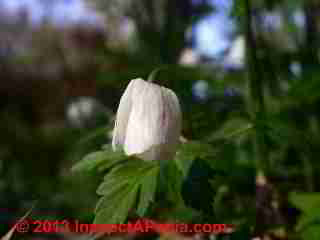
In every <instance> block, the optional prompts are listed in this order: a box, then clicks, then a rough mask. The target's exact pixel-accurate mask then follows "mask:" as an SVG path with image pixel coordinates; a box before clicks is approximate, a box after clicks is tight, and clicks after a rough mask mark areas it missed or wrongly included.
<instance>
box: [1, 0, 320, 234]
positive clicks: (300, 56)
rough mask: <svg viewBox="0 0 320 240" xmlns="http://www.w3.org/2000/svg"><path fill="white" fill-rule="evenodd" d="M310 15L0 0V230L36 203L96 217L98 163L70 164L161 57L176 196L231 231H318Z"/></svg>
mask: <svg viewBox="0 0 320 240" xmlns="http://www.w3.org/2000/svg"><path fill="white" fill-rule="evenodd" d="M319 16H320V2H319V1H317V0H308V1H307V0H305V1H303V0H294V1H293V0H290V1H289V0H278V1H274V0H254V1H253V0H251V1H249V0H233V1H232V0H220V1H218V0H211V1H210V0H108V1H104V0H92V1H89V0H88V1H80V0H79V1H76V0H68V1H66V0H29V1H28V0H24V1H22V0H21V1H18V0H16V1H13V0H0V78H1V85H0V133H1V137H0V223H1V225H0V233H1V234H0V236H1V235H3V234H4V233H5V232H6V231H8V229H9V227H8V225H7V224H6V223H9V222H13V221H15V220H16V219H18V218H19V217H20V216H22V215H24V213H25V212H26V211H27V210H28V209H30V207H31V206H32V204H33V203H34V202H35V201H36V202H37V204H36V207H35V210H34V211H33V213H32V218H34V219H61V220H62V219H78V220H79V221H81V222H84V223H85V222H86V223H90V222H92V220H93V217H94V215H93V210H94V206H95V204H96V202H97V200H98V197H97V195H96V193H95V192H96V188H97V186H98V184H99V183H100V181H101V177H102V175H101V174H99V173H97V172H88V173H81V174H76V173H72V172H71V170H70V169H71V167H72V165H74V164H75V163H76V162H77V161H79V160H80V159H81V158H82V157H83V156H85V155H86V154H88V153H90V152H92V151H96V150H98V149H100V148H101V146H102V145H104V144H107V143H109V142H110V139H111V137H112V128H113V121H114V114H115V112H116V110H117V106H118V102H119V100H120V97H121V95H122V93H123V91H124V89H125V88H126V85H127V84H128V82H129V81H130V80H131V79H134V78H138V77H141V78H144V79H146V78H147V76H148V75H149V73H150V72H151V71H152V70H154V69H155V68H157V67H161V66H166V67H167V68H166V69H165V70H162V71H160V72H159V74H158V75H157V79H158V80H159V82H160V83H161V85H164V86H167V87H168V88H171V89H173V90H174V91H175V93H176V94H177V95H178V97H179V99H180V103H181V106H182V111H183V136H184V137H185V138H186V139H187V140H188V142H191V143H190V144H189V145H188V144H186V145H184V146H182V147H181V149H180V150H179V153H180V155H179V156H181V162H182V164H188V161H189V162H190V163H192V165H191V167H190V170H189V173H188V176H186V177H185V180H184V185H183V187H182V195H183V197H184V201H185V203H186V204H187V205H188V206H189V207H191V208H193V209H197V210H199V211H201V212H203V213H207V214H208V215H210V216H209V218H208V219H209V220H208V221H216V222H218V223H235V224H238V226H240V227H239V229H242V230H243V232H241V231H242V230H241V231H240V230H239V232H238V233H237V234H238V235H237V234H234V235H232V236H233V238H234V239H250V238H253V237H254V236H259V237H260V239H306V240H312V239H318V238H319V237H320V224H319V222H320V193H319V191H320V184H319V183H320V177H319V174H318V173H319V170H320V163H319V159H318V157H319V144H320V135H319V131H320V129H319V123H320V122H319V120H320V119H319V117H320V114H319V107H320V67H319V53H320V52H319V42H320V41H319V32H320V18H319ZM171 214H172V215H174V214H178V213H174V212H172V213H171ZM232 236H229V239H231V238H232ZM28 237H30V238H32V236H28ZM41 237H43V238H44V237H45V236H42V235H41ZM263 237H264V238H263ZM267 237H268V238H267ZM224 238H226V239H227V237H224Z"/></svg>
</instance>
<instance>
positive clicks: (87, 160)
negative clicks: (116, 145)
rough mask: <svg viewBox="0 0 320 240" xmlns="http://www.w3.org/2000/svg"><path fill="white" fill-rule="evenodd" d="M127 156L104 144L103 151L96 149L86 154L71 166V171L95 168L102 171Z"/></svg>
mask: <svg viewBox="0 0 320 240" xmlns="http://www.w3.org/2000/svg"><path fill="white" fill-rule="evenodd" d="M127 158H128V157H127V156H125V155H124V154H123V153H122V152H119V151H117V152H114V151H113V150H112V148H111V146H110V145H109V146H108V147H107V146H104V148H103V151H97V152H92V153H89V154H87V155H86V156H84V157H83V158H82V160H80V161H79V162H77V163H76V164H75V165H74V166H73V167H72V169H71V170H72V171H73V172H82V171H93V170H97V171H100V172H103V171H104V170H106V169H108V168H110V167H112V166H113V165H114V164H116V163H117V162H120V161H123V160H125V159H127Z"/></svg>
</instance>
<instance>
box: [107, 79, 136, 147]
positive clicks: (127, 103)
mask: <svg viewBox="0 0 320 240" xmlns="http://www.w3.org/2000/svg"><path fill="white" fill-rule="evenodd" d="M134 84H135V80H131V82H130V83H129V85H128V86H127V88H126V90H125V91H124V93H123V95H122V97H121V99H120V103H119V107H118V110H117V114H116V121H115V126H114V130H113V137H112V148H113V150H116V149H117V147H118V146H119V145H120V146H122V145H123V144H124V141H125V137H126V131H127V125H128V120H129V116H130V112H131V109H132V97H131V95H132V91H133V88H134Z"/></svg>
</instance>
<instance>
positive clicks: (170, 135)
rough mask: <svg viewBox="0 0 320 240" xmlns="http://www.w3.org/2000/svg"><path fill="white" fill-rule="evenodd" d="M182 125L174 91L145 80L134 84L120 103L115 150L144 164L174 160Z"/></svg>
mask: <svg viewBox="0 0 320 240" xmlns="http://www.w3.org/2000/svg"><path fill="white" fill-rule="evenodd" d="M181 121H182V116H181V109H180V104H179V100H178V98H177V96H176V94H175V93H174V92H173V91H172V90H170V89H168V88H165V87H161V86H159V85H157V84H155V83H151V82H147V81H144V80H143V79H134V80H131V82H130V83H129V85H128V86H127V89H126V90H125V92H124V94H123V95H122V97H121V99H120V103H119V107H118V111H117V116H116V122H115V127H114V130H113V139H112V147H113V149H114V150H116V149H117V148H119V147H121V148H123V150H124V152H125V153H126V154H127V155H128V156H130V155H137V156H138V157H140V158H142V159H144V160H165V159H172V158H173V157H174V155H175V153H176V148H177V146H178V143H179V137H180V132H181Z"/></svg>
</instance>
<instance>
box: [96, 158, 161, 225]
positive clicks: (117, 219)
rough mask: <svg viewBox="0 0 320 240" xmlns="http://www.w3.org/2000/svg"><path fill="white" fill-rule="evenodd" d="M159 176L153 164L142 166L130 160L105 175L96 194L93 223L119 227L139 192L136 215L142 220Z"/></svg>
mask: <svg viewBox="0 0 320 240" xmlns="http://www.w3.org/2000/svg"><path fill="white" fill-rule="evenodd" d="M158 172H159V164H158V163H157V162H145V161H143V160H141V159H137V158H134V157H131V158H130V159H129V160H128V161H126V162H124V163H121V164H118V165H117V166H115V167H114V168H113V169H112V170H111V171H110V172H108V173H107V174H106V175H105V177H104V180H103V182H102V183H101V184H100V186H99V187H98V189H97V193H98V194H99V195H102V196H103V197H102V198H101V199H100V200H99V201H98V203H97V206H96V209H95V213H96V217H95V220H94V222H95V223H113V224H118V223H123V222H124V221H125V220H126V218H127V216H128V213H129V211H130V210H131V209H132V207H133V206H134V204H135V202H136V199H137V196H138V193H139V189H140V188H141V191H140V196H139V198H138V199H139V203H138V214H139V215H140V216H143V215H144V214H145V213H146V211H147V209H148V206H149V204H150V203H151V202H152V201H153V198H154V195H155V192H156V188H157V178H158Z"/></svg>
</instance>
